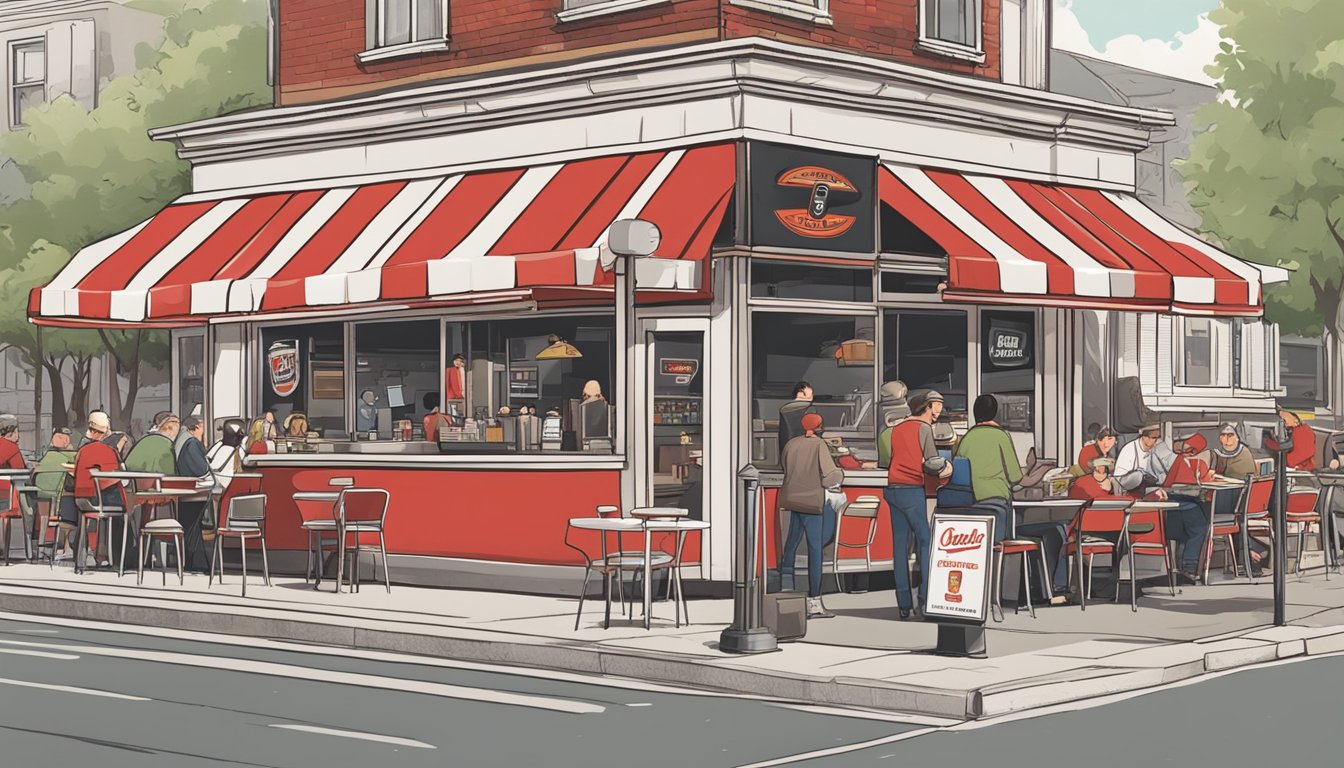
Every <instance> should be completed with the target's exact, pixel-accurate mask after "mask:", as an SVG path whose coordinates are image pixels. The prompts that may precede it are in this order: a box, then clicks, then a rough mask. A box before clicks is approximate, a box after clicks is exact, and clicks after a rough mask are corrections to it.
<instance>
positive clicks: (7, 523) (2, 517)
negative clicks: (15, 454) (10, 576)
mask: <svg viewBox="0 0 1344 768" xmlns="http://www.w3.org/2000/svg"><path fill="white" fill-rule="evenodd" d="M15 479H16V478H7V477H0V547H3V548H4V562H5V565H9V534H10V528H11V527H12V525H13V523H14V521H15V520H18V521H19V527H20V528H23V527H24V525H23V520H24V517H25V515H24V510H23V502H21V501H20V500H19V489H18V486H17V485H16V484H15ZM23 555H24V558H25V559H30V560H31V559H32V556H33V555H32V547H30V546H29V542H28V534H27V533H24V535H23Z"/></svg>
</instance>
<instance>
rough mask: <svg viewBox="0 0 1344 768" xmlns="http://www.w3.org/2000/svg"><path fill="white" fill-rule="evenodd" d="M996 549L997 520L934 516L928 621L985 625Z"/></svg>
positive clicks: (977, 516) (969, 516)
mask: <svg viewBox="0 0 1344 768" xmlns="http://www.w3.org/2000/svg"><path fill="white" fill-rule="evenodd" d="M993 547H994V518H993V517H991V516H988V515H944V514H937V513H935V514H934V516H933V556H932V557H931V558H930V559H929V598H928V604H927V605H925V606H924V615H925V616H926V617H927V618H929V619H930V620H933V621H946V620H949V619H950V620H953V621H955V622H958V623H971V624H984V623H985V619H986V618H987V614H988V612H989V585H990V578H991V576H992V574H991V573H990V571H991V568H990V564H991V559H990V556H991V553H992V552H993Z"/></svg>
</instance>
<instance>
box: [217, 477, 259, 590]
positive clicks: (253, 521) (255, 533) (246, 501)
mask: <svg viewBox="0 0 1344 768" xmlns="http://www.w3.org/2000/svg"><path fill="white" fill-rule="evenodd" d="M229 536H232V537H234V538H236V539H238V549H239V550H240V551H241V553H242V558H243V597H247V540H248V539H256V540H257V543H258V544H260V545H261V574H262V578H263V579H265V581H266V586H268V587H269V586H271V565H270V562H269V560H268V559H267V557H266V495H265V494H262V493H249V494H240V495H238V496H234V497H233V498H231V499H229V507H228V512H227V513H226V515H225V518H224V526H223V527H222V528H216V529H215V552H214V557H212V558H211V559H210V579H209V581H207V582H206V587H207V588H208V587H210V586H213V585H214V583H215V567H216V565H218V567H219V583H220V584H221V585H222V584H223V583H224V539H225V538H226V537H229Z"/></svg>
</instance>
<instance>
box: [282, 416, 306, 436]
mask: <svg viewBox="0 0 1344 768" xmlns="http://www.w3.org/2000/svg"><path fill="white" fill-rule="evenodd" d="M284 427H285V437H307V436H308V414H306V413H304V412H303V411H294V412H293V413H291V414H289V415H288V416H286V417H285V423H284Z"/></svg>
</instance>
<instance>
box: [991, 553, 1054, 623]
mask: <svg viewBox="0 0 1344 768" xmlns="http://www.w3.org/2000/svg"><path fill="white" fill-rule="evenodd" d="M1033 552H1034V553H1036V557H1037V558H1038V562H1040V564H1041V578H1042V581H1041V583H1042V584H1044V585H1046V588H1049V584H1050V571H1049V568H1048V566H1046V564H1045V547H1044V546H1042V544H1041V542H1039V541H1036V540H1035V539H1004V540H1003V541H1001V542H999V543H997V544H995V545H994V600H993V603H994V605H995V606H997V607H998V609H999V616H1002V615H1003V559H1004V558H1005V557H1011V556H1013V555H1021V556H1022V579H1023V584H1024V589H1023V595H1024V597H1025V598H1026V601H1027V610H1028V611H1029V612H1030V613H1031V618H1033V619H1034V618H1036V608H1035V607H1034V606H1033V605H1032V604H1031V554H1032V553H1033ZM1018 610H1020V608H1019V607H1014V608H1013V613H1017V612H1018ZM999 620H1000V621H1002V619H999Z"/></svg>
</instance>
